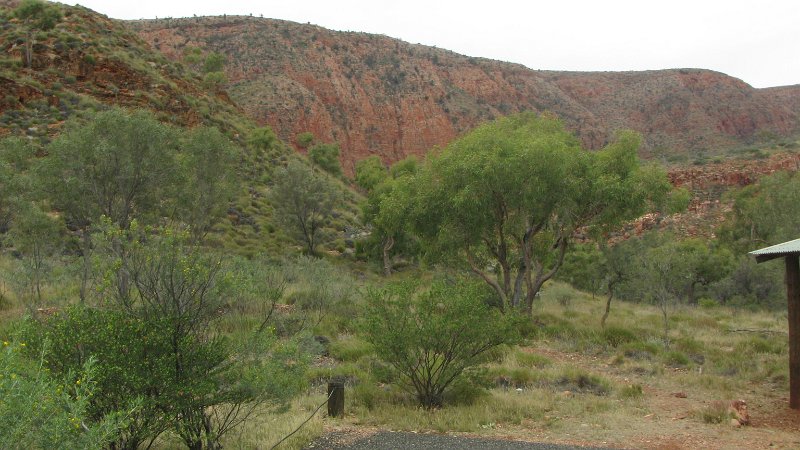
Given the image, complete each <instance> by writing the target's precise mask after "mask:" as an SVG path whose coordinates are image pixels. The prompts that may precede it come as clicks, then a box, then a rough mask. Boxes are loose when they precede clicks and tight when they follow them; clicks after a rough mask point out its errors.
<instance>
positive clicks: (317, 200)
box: [270, 160, 338, 255]
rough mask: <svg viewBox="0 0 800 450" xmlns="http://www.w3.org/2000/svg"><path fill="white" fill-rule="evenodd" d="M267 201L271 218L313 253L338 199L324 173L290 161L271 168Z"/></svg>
mask: <svg viewBox="0 0 800 450" xmlns="http://www.w3.org/2000/svg"><path fill="white" fill-rule="evenodd" d="M273 177H274V180H275V183H274V184H273V186H272V189H271V191H270V200H271V203H272V206H273V208H274V210H275V218H276V219H277V221H278V222H279V223H281V224H283V225H284V226H285V227H286V230H287V231H288V232H289V233H291V234H292V235H294V236H295V237H296V238H298V239H300V240H302V241H303V243H304V244H305V247H306V252H307V253H308V254H309V255H316V253H317V251H316V249H317V244H318V243H319V238H320V236H321V231H322V228H323V227H324V226H325V224H326V223H327V222H328V221H329V220H330V216H331V214H332V213H333V209H334V207H335V206H336V203H337V201H338V195H337V189H336V187H335V186H333V184H332V183H331V182H330V181H329V180H328V176H327V175H325V174H322V173H319V172H318V171H316V170H314V169H312V168H310V167H308V166H307V165H304V164H303V163H301V162H299V161H296V160H292V161H289V164H287V166H286V167H285V168H282V169H280V170H277V171H275V173H274V175H273Z"/></svg>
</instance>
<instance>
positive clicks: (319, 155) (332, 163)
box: [308, 143, 342, 176]
mask: <svg viewBox="0 0 800 450" xmlns="http://www.w3.org/2000/svg"><path fill="white" fill-rule="evenodd" d="M308 157H309V159H311V162H312V163H314V164H315V165H317V166H318V167H319V168H321V169H322V170H324V171H326V172H328V173H330V174H331V175H337V176H338V175H341V174H342V165H341V164H340V163H339V144H324V143H319V144H317V145H315V146H313V147H311V149H309V150H308Z"/></svg>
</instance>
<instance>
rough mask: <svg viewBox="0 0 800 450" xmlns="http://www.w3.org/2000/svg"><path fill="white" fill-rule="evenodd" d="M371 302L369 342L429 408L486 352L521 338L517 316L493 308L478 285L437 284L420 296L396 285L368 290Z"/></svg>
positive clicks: (367, 316) (409, 287) (366, 333)
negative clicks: (518, 333) (503, 314)
mask: <svg viewBox="0 0 800 450" xmlns="http://www.w3.org/2000/svg"><path fill="white" fill-rule="evenodd" d="M367 302H368V305H367V309H366V311H365V315H364V317H365V318H364V321H363V331H364V336H365V339H366V340H367V341H369V342H371V343H372V345H373V346H374V347H375V351H376V353H377V354H378V356H379V357H380V358H381V359H383V360H385V361H387V362H388V363H389V364H391V365H392V366H394V368H395V369H397V371H398V373H399V374H400V375H401V378H402V380H403V381H404V382H405V383H404V387H405V388H406V389H407V390H409V392H412V393H414V394H416V396H417V400H418V401H419V403H420V405H421V406H423V407H424V408H426V409H431V408H436V407H440V406H442V404H443V402H444V401H445V393H446V391H447V390H448V388H450V386H451V385H452V384H453V383H454V382H455V381H456V380H457V379H458V378H459V377H460V376H462V374H463V372H464V371H465V370H466V369H468V368H470V367H474V366H476V365H478V364H480V362H481V359H480V358H481V356H482V355H483V353H485V352H486V351H487V350H489V349H491V348H494V347H497V346H499V345H502V344H506V343H514V342H516V340H517V339H518V338H517V336H516V333H515V331H514V323H513V320H514V319H512V318H511V317H513V316H511V315H509V316H502V315H500V314H499V313H498V312H497V311H495V310H490V309H489V308H488V307H487V306H486V304H485V303H484V296H483V286H481V285H476V284H474V283H468V282H465V281H460V280H459V281H458V282H452V281H450V282H448V281H436V282H434V283H433V285H432V286H431V287H430V288H429V289H428V290H426V291H422V292H416V289H415V286H414V285H412V284H401V285H392V286H389V287H388V288H386V289H383V290H371V291H369V293H368V296H367Z"/></svg>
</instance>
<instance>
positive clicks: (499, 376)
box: [0, 2, 797, 449]
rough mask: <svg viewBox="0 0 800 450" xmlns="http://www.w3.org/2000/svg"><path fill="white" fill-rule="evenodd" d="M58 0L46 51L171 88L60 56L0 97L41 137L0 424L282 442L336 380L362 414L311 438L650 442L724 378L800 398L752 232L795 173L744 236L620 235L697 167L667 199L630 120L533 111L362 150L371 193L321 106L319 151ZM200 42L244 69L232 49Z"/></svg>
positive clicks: (773, 186)
mask: <svg viewBox="0 0 800 450" xmlns="http://www.w3.org/2000/svg"><path fill="white" fill-rule="evenodd" d="M29 3H30V4H32V3H36V2H25V4H29ZM52 7H53V8H58V9H59V11H63V12H64V14H63V17H60V21H59V23H58V24H57V25H55V26H54V27H53V28H52V29H49V30H43V31H46V32H45V33H44V34H42V35H41V36H39V35H37V36H36V38H37V43H39V42H41V44H42V45H41V46H39V45H37V46H34V50H37V51H38V50H40V49H42V46H44V47H45V50H46V51H54V49H57V48H73V47H74V48H76V49H77V48H78V47H80V48H84V49H89V50H87V51H86V53H85V54H82V55H81V56H80V58H81V61H82V63H83V64H85V65H86V67H96V66H103V67H105V68H106V69H108V70H112V71H113V70H121V69H120V68H121V67H125V68H128V69H130V70H134V71H137V73H139V75H138V76H139V77H147V79H148V80H149V81H152V82H156V81H157V82H158V83H157V84H159V85H160V86H161V87H159V89H155V88H153V89H152V92H151V89H135V90H134V92H131V91H128V89H129V88H124V89H125V90H126V92H121V91H122V90H123V88H120V87H117V86H111V84H105V85H103V86H99V85H91V83H89V82H88V81H87V78H86V76H85V74H81V73H77V74H72V73H69V74H65V73H61V72H59V69H58V68H57V67H46V65H45V66H43V65H42V64H44V63H43V62H42V61H39V60H37V57H36V55H29V56H27V59H26V64H25V65H28V66H32V68H33V69H34V70H32V71H29V74H28V75H26V76H27V77H28V78H25V79H22V78H20V77H19V76H17V75H15V76H16V78H14V80H16V81H15V83H17V84H18V85H19V86H26V87H28V88H31V89H35V90H37V92H39V91H41V94H42V96H39V95H38V94H37V95H34V97H36V98H34V99H31V100H30V101H26V102H25V104H24V105H20V104H17V103H19V102H18V98H17V99H16V100H15V99H14V98H10V99H6V100H7V101H8V103H9V105H6V107H5V108H4V109H2V112H3V113H2V115H0V126H2V127H4V128H6V129H9V130H12V133H14V134H17V135H20V134H28V135H29V136H30V137H31V138H30V139H28V138H19V137H16V138H14V137H12V138H8V139H4V140H3V141H1V142H0V338H2V341H3V348H2V349H0V351H2V352H3V353H2V354H1V355H0V356H1V357H2V359H0V389H2V393H3V395H2V401H0V412H2V414H3V417H4V420H5V421H6V422H4V423H6V424H11V425H10V426H8V427H0V446H3V447H6V446H12V447H13V446H25V447H32V448H37V447H38V448H48V447H50V446H51V445H53V443H54V442H57V443H59V444H61V445H66V446H74V447H86V448H92V447H97V448H100V447H109V446H113V447H115V448H145V447H149V446H151V445H152V446H154V447H155V448H173V447H176V446H181V445H182V446H185V447H188V448H208V449H213V448H219V446H221V445H224V446H228V447H241V448H264V447H268V446H271V445H273V444H275V443H276V442H278V441H279V440H280V439H281V438H282V437H283V436H285V435H286V434H288V433H289V432H291V431H292V430H293V429H294V428H295V427H296V426H298V425H300V424H301V422H303V420H305V419H306V418H307V417H308V416H309V415H311V413H312V412H313V411H314V410H315V409H316V408H317V407H318V406H319V405H320V404H321V403H322V402H323V401H324V400H325V394H324V392H325V386H326V384H327V383H328V382H330V381H340V382H343V383H344V384H345V386H346V389H347V395H346V402H347V403H346V415H345V417H344V418H341V419H335V420H336V421H335V422H333V419H323V418H322V414H318V415H317V416H315V417H313V418H312V419H311V421H310V422H309V423H308V424H306V425H305V426H304V427H303V428H301V429H300V431H299V433H298V434H296V435H295V436H293V437H292V439H291V440H289V441H288V442H287V443H286V444H285V445H287V446H289V447H294V448H297V447H301V446H303V445H305V444H306V443H308V442H309V441H310V440H311V439H313V438H314V437H315V436H316V435H318V434H320V433H322V432H323V429H324V428H323V427H324V426H325V425H326V424H330V423H334V424H337V425H343V426H345V427H347V426H361V425H366V426H374V427H385V428H391V429H402V430H415V431H416V430H433V431H441V432H445V431H447V432H450V431H462V432H471V433H482V434H487V435H500V436H505V437H524V438H529V437H535V438H540V439H544V438H548V437H553V436H555V440H564V441H570V440H577V441H580V442H583V441H591V442H602V443H603V445H605V444H606V443H608V444H609V445H627V442H629V441H628V440H627V439H629V438H630V437H631V436H633V435H634V433H643V432H644V433H655V434H658V433H666V432H670V431H675V430H676V429H677V426H676V425H673V423H674V421H673V420H672V419H673V417H670V416H678V415H680V414H685V415H684V416H683V417H682V418H680V420H683V419H686V420H690V421H692V423H693V424H694V425H697V426H706V424H708V425H709V426H718V424H720V423H724V422H725V419H726V418H727V417H728V416H727V414H729V412H728V410H727V409H723V408H722V407H720V406H719V405H720V404H718V403H714V402H715V401H727V400H730V399H733V398H737V397H740V396H743V397H747V398H748V400H751V399H752V400H753V401H754V402H755V407H756V409H757V411H758V412H759V413H765V412H766V411H767V410H769V409H770V408H774V407H775V405H776V404H777V403H780V400H779V399H776V396H778V395H780V394H776V392H778V393H782V392H783V391H785V389H786V386H787V383H788V380H787V352H788V349H787V345H786V334H785V323H784V322H785V317H784V316H783V315H782V314H781V313H778V312H775V311H776V309H770V308H767V306H775V305H778V306H780V305H782V303H781V301H780V295H781V289H780V285H779V284H778V283H779V280H777V278H776V275H777V272H776V271H775V270H774V269H772V268H763V267H760V266H754V265H753V264H752V263H751V262H750V261H748V260H746V259H744V258H739V257H737V256H735V255H741V254H742V253H743V249H745V247H747V248H746V249H750V247H749V246H750V245H754V244H755V243H759V245H760V243H761V242H766V241H772V240H775V239H782V238H783V237H785V236H788V234H790V233H791V232H793V231H792V230H793V229H794V228H792V225H791V223H792V222H791V214H792V212H791V211H793V210H791V209H790V210H789V212H787V214H786V215H780V214H777V213H773V212H772V211H771V209H769V208H767V209H765V208H764V207H763V205H764V204H767V205H776V204H783V203H786V202H789V200H790V199H793V198H794V195H795V194H796V193H797V192H796V190H797V183H796V180H795V178H796V177H793V176H791V175H780V174H779V175H775V176H773V177H770V178H767V179H765V180H764V181H763V184H758V185H756V186H753V187H750V188H746V189H745V190H743V191H741V192H740V193H737V194H734V195H735V199H734V204H735V207H734V211H733V213H732V214H733V215H732V217H731V218H730V222H729V225H728V226H727V228H725V230H724V231H723V233H721V235H722V237H721V239H719V240H713V241H702V240H698V239H680V238H678V237H675V236H672V235H667V234H663V233H662V234H656V233H652V234H647V235H645V236H643V237H641V238H634V239H629V240H626V241H622V242H614V245H609V243H608V242H606V241H607V240H606V236H605V235H604V234H603V233H606V232H609V230H613V229H614V227H616V226H617V225H619V224H620V223H621V222H623V221H624V220H627V219H630V218H634V217H635V216H637V215H638V214H640V213H641V212H643V211H644V210H645V209H647V208H659V209H660V210H661V211H664V212H666V211H668V210H670V209H671V208H675V207H676V206H675V205H678V204H679V205H678V206H681V207H685V204H686V203H687V201H688V200H687V195H688V194H687V192H685V191H680V192H678V193H677V194H673V195H672V196H671V197H672V198H670V195H668V193H667V191H668V189H669V186H668V184H667V183H666V178H665V177H664V173H663V171H661V170H660V169H658V168H653V167H641V166H640V165H639V162H638V160H637V158H636V151H637V147H638V144H639V139H638V138H637V136H636V135H634V134H632V133H622V134H620V135H619V138H618V139H617V140H616V141H615V142H613V143H612V144H610V145H609V146H608V147H607V148H605V149H603V150H601V151H599V152H595V153H588V152H585V151H583V150H582V149H581V148H580V144H579V142H578V141H577V139H575V138H574V137H573V136H571V135H570V134H569V133H567V132H566V131H565V130H564V129H563V127H562V126H561V124H560V123H559V122H558V121H557V120H555V119H553V118H552V117H550V116H546V115H541V116H537V115H534V114H522V115H517V116H513V117H510V118H506V119H501V120H498V121H496V122H494V123H491V124H488V125H486V126H484V127H481V128H479V129H477V130H476V131H474V132H473V133H471V134H468V135H466V136H464V137H463V138H462V139H460V140H458V141H456V142H454V143H453V144H451V145H450V146H448V148H446V149H445V150H443V151H441V152H440V153H439V154H437V155H436V156H432V157H431V158H429V159H428V160H427V161H425V162H419V161H417V160H416V159H414V158H409V159H406V160H402V161H399V162H397V163H396V164H394V165H392V166H391V167H388V168H387V167H384V166H383V164H382V162H381V161H380V160H379V159H377V158H369V159H367V160H365V161H363V162H362V163H359V164H358V165H357V166H356V179H355V183H356V184H357V185H358V186H359V188H360V189H361V191H362V193H364V194H366V196H365V198H361V196H360V194H358V193H355V192H354V191H351V190H349V189H348V186H347V182H348V180H346V179H344V178H343V177H342V168H341V166H340V165H339V159H338V158H339V155H338V151H339V148H338V147H337V146H336V145H335V144H325V143H322V142H317V141H316V140H315V138H314V136H313V135H311V134H310V133H303V134H301V135H298V136H297V143H298V144H299V145H300V146H301V147H303V148H305V149H308V150H309V154H310V158H311V160H310V161H309V160H307V159H305V158H303V157H301V156H298V155H292V154H290V152H289V147H288V146H287V145H286V144H285V143H283V142H282V141H281V140H280V139H279V138H278V136H277V135H276V133H275V132H274V131H273V130H272V129H271V128H269V127H261V128H257V127H255V126H253V124H251V123H249V122H248V121H243V122H238V121H237V117H238V116H237V115H236V113H235V111H233V108H232V107H231V105H229V104H227V103H226V102H224V101H222V100H220V99H219V98H216V97H213V96H209V95H208V92H206V91H200V90H197V88H196V86H195V85H194V84H192V85H191V86H195V87H193V88H191V89H187V90H186V92H185V95H179V94H176V93H178V92H182V91H183V90H184V88H185V87H186V86H184V83H188V81H186V79H187V78H189V79H193V80H194V82H198V83H200V80H199V79H197V78H198V77H196V76H193V75H185V74H184V71H186V70H188V69H186V68H184V67H183V66H180V65H175V64H169V63H167V62H166V61H164V60H162V59H157V58H156V59H154V60H153V61H149V62H152V63H153V64H150V63H149V62H148V58H146V56H147V55H148V53H147V52H146V51H145V50H144V49H143V48H140V46H139V44H138V43H137V42H134V44H133V45H131V46H130V48H128V47H124V46H122V47H121V46H119V45H118V44H119V41H121V40H123V41H124V40H125V36H124V35H123V34H120V33H122V31H119V30H117V31H114V30H112V32H111V33H110V35H109V36H108V37H107V38H104V39H103V40H101V41H99V42H89V43H87V42H83V43H82V44H81V43H80V42H78V41H75V39H78V38H77V37H75V36H74V34H75V31H76V30H77V29H79V28H86V27H97V26H99V25H98V24H97V23H95V22H93V21H88V22H87V20H88V19H87V17H90V16H87V13H86V12H85V11H83V10H82V9H74V8H70V7H66V6H59V5H53V6H52ZM0 22H2V24H4V25H6V27H5V28H3V30H0V32H2V33H6V34H8V33H18V32H19V30H16V31H13V29H14V28H16V27H17V25H16V22H13V21H11V20H10V19H9V17H7V16H5V15H3V16H2V17H1V18H0ZM9 30H12V31H9ZM89 35H92V36H93V34H91V33H89ZM70 36H72V37H70ZM40 37H41V40H39V38H40ZM79 44H80V45H79ZM84 44H86V45H84ZM59 51H60V50H59ZM64 51H66V50H64ZM57 53H58V52H57ZM59 54H60V53H59ZM150 56H152V55H150ZM151 59H153V58H151ZM185 59H186V63H187V64H189V65H190V66H193V67H192V68H193V69H194V70H196V71H198V72H201V73H203V74H205V78H206V80H205V81H206V87H211V88H213V89H214V90H216V89H217V88H219V87H221V85H222V84H223V79H221V78H219V77H218V75H217V74H219V73H220V70H221V69H222V65H224V64H225V61H224V58H222V57H221V56H220V55H218V54H215V53H204V51H201V50H194V49H193V50H189V51H187V52H186V54H185ZM3 67H5V69H4V70H6V71H13V70H16V69H19V68H18V67H16V66H15V65H14V64H4V65H3ZM109 67H111V69H109ZM87 70H88V69H87ZM4 73H5V72H4ZM55 79H57V80H58V84H53V83H50V82H51V81H53V80H55ZM137 79H138V78H137ZM109 83H110V82H109ZM152 84H153V83H148V86H149V85H152ZM395 84H396V83H395ZM120 85H122V84H120ZM19 86H18V87H19ZM142 86H144V85H142ZM142 86H139V87H142ZM49 90H52V92H49ZM162 90H163V91H162ZM46 91H48V93H47V94H46V95H45V92H46ZM51 94H52V96H54V97H55V98H58V99H59V101H58V102H55V105H53V104H50V103H48V101H47V100H46V98H53V97H52V96H51ZM110 96H113V99H112V97H110ZM118 96H123V97H124V98H125V100H124V101H117V100H116V99H117V98H118ZM173 100H174V101H177V102H178V103H180V104H181V105H183V106H180V112H181V114H182V115H179V116H176V117H172V116H170V114H175V111H172V110H170V109H165V108H167V107H168V106H169V105H170V104H172V103H170V102H172V101H173ZM126 102H127V103H126ZM108 103H112V104H117V103H123V104H128V103H131V104H134V105H138V106H146V107H152V108H155V109H158V110H159V112H157V113H150V112H146V111H145V110H137V111H134V112H131V111H128V110H123V109H117V108H108V107H107V106H106V104H108ZM129 106H130V105H129ZM95 110H97V111H95ZM77 111H79V112H77ZM169 111H171V112H169ZM170 117H172V118H170ZM63 120H66V122H65V124H61V121H63ZM55 122H58V126H57V128H58V129H59V130H60V133H59V134H57V135H56V134H55V133H54V134H52V135H51V134H48V133H50V132H49V131H40V130H45V129H49V126H48V124H52V123H55ZM167 123H173V125H168V124H167ZM175 123H176V124H178V125H185V124H187V123H191V124H193V125H197V126H195V127H194V128H192V129H191V130H187V129H183V128H179V127H177V126H175V125H174V124H175ZM201 124H204V125H206V126H203V125H201ZM210 125H214V126H210ZM40 127H41V128H40ZM31 129H34V130H33V131H26V130H31ZM487 149H490V150H492V152H490V153H487V152H486V151H485V150H487ZM359 200H362V202H361V214H360V216H358V217H357V213H356V208H355V205H356V203H358V201H359ZM789 203H791V202H789ZM795 216H796V214H795ZM359 221H361V222H363V225H360V224H359ZM795 228H796V227H795ZM345 230H347V232H346V233H345ZM748 233H749V235H748ZM577 240H580V241H581V242H582V243H581V244H579V245H576V244H575V242H576V241H577ZM771 243H774V242H771ZM562 259H563V261H562ZM562 263H563V265H562ZM379 274H382V275H383V276H379ZM776 280H777V281H776ZM612 299H618V301H617V303H615V304H614V305H613V308H612V307H611V301H612ZM520 313H522V314H520ZM13 380H19V381H18V382H14V381H13ZM675 393H680V394H683V397H686V400H685V402H686V404H685V405H684V404H680V405H678V406H675V405H674V404H671V403H670V401H682V400H673V399H677V398H678V397H677V396H674V395H673V394H675ZM683 397H681V398H683ZM764 398H766V400H764ZM34 403H36V404H37V405H40V406H41V408H40V409H36V408H33V405H34ZM420 406H422V407H421V408H420ZM665 409H666V410H667V412H666V413H665V412H664V410H665ZM40 411H41V413H40ZM676 420H677V419H676ZM76 425H77V426H76ZM9 430H10V431H9ZM665 430H666V431H665ZM23 431H25V432H23ZM530 433H534V434H533V435H531V434H530ZM778 438H780V439H783V435H780V436H778ZM26 439H27V440H26ZM56 440H57V441H56ZM781 442H784V441H783V440H782V441H781ZM9 443H10V444H9ZM640 443H641V442H640V441H634V445H638V444H640Z"/></svg>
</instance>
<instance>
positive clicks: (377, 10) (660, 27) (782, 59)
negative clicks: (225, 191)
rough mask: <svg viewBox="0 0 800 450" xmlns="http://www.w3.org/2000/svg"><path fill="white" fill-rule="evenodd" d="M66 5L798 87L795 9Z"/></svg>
mask: <svg viewBox="0 0 800 450" xmlns="http://www.w3.org/2000/svg"><path fill="white" fill-rule="evenodd" d="M62 1H64V2H66V3H72V2H71V1H70V0H62ZM73 1H77V3H79V4H81V5H83V6H85V7H87V8H90V9H93V10H95V11H97V12H100V13H102V14H105V15H107V16H109V17H112V18H115V19H153V18H165V17H174V18H175V17H192V16H193V15H197V16H207V15H222V14H228V15H250V14H252V15H253V16H262V15H263V17H269V18H274V19H284V20H291V21H294V22H301V23H306V22H308V23H312V24H315V25H319V26H322V27H325V28H329V29H333V30H340V31H363V32H368V33H377V34H384V35H387V36H391V37H394V38H399V39H402V40H404V41H407V42H410V43H414V44H417V43H419V44H424V45H431V46H436V47H439V48H444V49H448V50H452V51H455V52H457V53H461V54H464V55H467V56H476V57H484V58H491V59H497V60H502V61H509V62H515V63H519V64H523V65H525V66H527V67H529V68H531V69H542V70H577V71H620V70H651V69H669V68H702V69H710V70H716V71H719V72H723V73H726V74H728V75H731V76H734V77H736V78H739V79H741V80H743V81H745V82H746V83H748V84H750V85H751V86H753V87H758V88H761V87H770V86H784V85H792V84H800V1H798V0H746V1H745V0H728V1H718V0H595V1H592V0H547V1H541V0H528V1H524V0H517V1H512V0H484V1H480V2H478V1H473V0H461V1H454V0H438V1H437V0H393V1H386V2H384V1H380V0H261V1H252V0H251V1H246V0H135V1H131V0H125V1H122V0H73Z"/></svg>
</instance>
